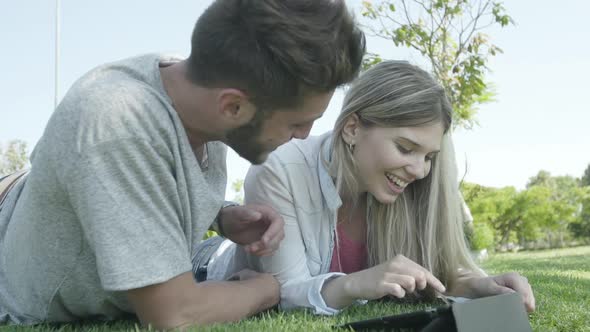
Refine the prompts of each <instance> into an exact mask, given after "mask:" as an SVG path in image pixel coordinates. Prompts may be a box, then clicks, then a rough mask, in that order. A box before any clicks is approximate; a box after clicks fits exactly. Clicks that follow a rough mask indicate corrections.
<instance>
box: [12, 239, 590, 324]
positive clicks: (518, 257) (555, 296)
mask: <svg viewBox="0 0 590 332" xmlns="http://www.w3.org/2000/svg"><path fill="white" fill-rule="evenodd" d="M483 267H484V268H485V269H486V271H488V272H489V273H492V274H495V273H501V272H504V271H518V272H520V273H521V274H523V275H525V276H526V277H527V278H528V279H529V282H530V283H531V284H532V285H533V288H534V290H535V297H536V300H537V310H536V311H535V312H534V313H533V314H531V315H530V317H529V318H530V322H531V326H532V328H533V331H564V332H565V331H567V332H571V331H590V246H587V247H577V248H568V249H558V250H545V251H535V252H521V253H508V254H496V255H493V256H491V257H490V258H489V259H488V260H486V261H485V262H484V264H483ZM431 305H432V304H413V305H409V304H393V303H387V302H373V303H369V304H367V305H365V306H353V307H350V308H348V309H346V310H344V311H343V312H342V313H341V314H340V315H338V316H334V317H326V316H315V315H313V314H311V313H310V312H308V311H304V310H299V311H294V312H287V313H284V312H269V313H264V314H262V315H259V316H257V317H254V318H250V319H247V320H244V321H242V322H239V323H235V324H223V325H215V326H211V327H207V328H195V329H193V330H194V331H333V330H332V329H331V327H332V326H333V325H335V324H340V323H344V322H347V321H351V320H358V319H366V318H370V317H377V316H381V315H393V314H398V313H402V312H410V311H414V310H417V309H420V308H426V307H429V306H431ZM0 330H1V331H8V330H10V331H22V332H40V331H63V332H70V331H92V332H103V331H104V332H106V331H109V332H110V331H138V330H142V329H140V328H139V327H138V324H137V322H135V321H118V322H111V323H102V324H97V323H90V324H88V323H87V324H67V325H62V326H49V325H41V326H36V327H8V326H6V327H0ZM142 331H144V330H142Z"/></svg>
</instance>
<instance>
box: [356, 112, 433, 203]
mask: <svg viewBox="0 0 590 332" xmlns="http://www.w3.org/2000/svg"><path fill="white" fill-rule="evenodd" d="M443 134H444V129H443V125H442V123H435V124H432V125H427V126H422V127H401V128H380V127H370V128H365V127H358V128H357V135H355V136H356V137H355V138H354V143H355V147H354V151H353V155H354V159H355V162H356V164H357V167H358V172H359V174H357V176H358V179H359V180H360V186H361V187H360V189H361V192H369V193H371V194H372V195H373V196H374V197H375V198H376V199H377V200H378V201H379V202H381V203H383V204H391V203H393V202H394V201H395V200H396V199H397V197H398V196H399V195H400V194H401V193H403V191H404V189H405V188H406V186H408V185H409V184H410V183H412V182H414V181H416V180H420V179H422V178H424V177H425V176H427V175H428V173H429V172H430V168H431V164H432V158H434V156H435V155H436V153H438V151H439V150H440V146H441V142H442V137H443Z"/></svg>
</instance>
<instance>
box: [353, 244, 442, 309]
mask: <svg viewBox="0 0 590 332" xmlns="http://www.w3.org/2000/svg"><path fill="white" fill-rule="evenodd" d="M345 278H347V279H348V281H347V282H346V284H345V287H344V289H345V291H346V293H347V294H348V295H349V296H350V297H352V298H355V299H366V300H374V299H378V298H381V297H383V296H386V295H393V296H395V297H398V298H403V297H404V296H406V294H408V293H413V292H415V291H416V290H423V289H424V288H426V286H430V287H432V288H433V289H434V290H435V291H438V292H440V293H443V292H445V286H444V285H443V284H442V282H440V280H438V279H437V278H436V277H435V276H434V275H433V274H432V273H430V271H428V270H426V269H425V268H424V267H422V266H421V265H419V264H417V263H415V262H414V261H412V260H410V259H409V258H407V257H405V256H403V255H397V256H396V257H394V258H393V259H391V260H389V261H387V262H385V263H382V264H380V265H377V266H374V267H372V268H369V269H366V270H363V271H359V272H355V273H352V274H349V275H348V276H346V277H345Z"/></svg>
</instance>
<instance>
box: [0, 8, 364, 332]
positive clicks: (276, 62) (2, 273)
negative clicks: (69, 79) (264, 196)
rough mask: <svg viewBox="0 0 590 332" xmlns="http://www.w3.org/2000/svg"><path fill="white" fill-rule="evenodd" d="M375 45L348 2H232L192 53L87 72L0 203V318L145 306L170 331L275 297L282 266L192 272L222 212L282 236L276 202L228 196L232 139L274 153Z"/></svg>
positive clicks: (264, 249)
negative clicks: (219, 277)
mask: <svg viewBox="0 0 590 332" xmlns="http://www.w3.org/2000/svg"><path fill="white" fill-rule="evenodd" d="M364 48H365V45H364V37H363V34H362V32H360V31H359V29H358V28H357V26H356V25H355V23H354V21H353V19H352V18H351V16H350V14H349V13H348V11H347V9H346V7H345V4H344V1H342V0H314V1H309V0H307V1H305V0H292V1H279V0H218V1H215V2H214V3H213V4H212V5H211V6H210V7H209V8H208V9H207V10H206V11H205V12H204V13H203V14H202V16H201V17H200V18H199V20H198V22H197V24H196V26H195V28H194V31H193V37H192V49H191V54H190V56H189V58H187V59H175V58H170V57H165V56H161V55H145V56H141V57H136V58H132V59H127V60H124V61H120V62H116V63H111V64H107V65H104V66H101V67H98V68H96V69H94V70H92V71H91V72H89V73H88V74H86V75H85V76H83V77H82V78H80V79H79V80H78V81H77V82H76V83H75V84H74V85H73V86H72V88H71V89H70V91H69V92H68V93H67V94H66V96H65V97H64V99H63V101H62V102H61V103H60V105H59V106H58V107H57V109H56V111H55V112H54V114H53V116H52V117H51V119H50V121H49V123H48V125H47V128H46V129H45V132H44V135H43V137H42V138H41V140H40V141H39V143H38V144H37V146H36V147H35V150H34V151H33V154H32V158H31V159H32V169H31V171H30V173H29V175H28V176H27V177H26V178H25V179H24V180H20V181H19V182H18V183H16V185H15V186H14V187H13V188H12V189H11V190H10V192H9V193H8V195H7V196H6V199H5V201H4V203H3V204H2V206H1V207H0V208H1V209H2V210H0V322H9V323H16V324H34V323H39V322H47V321H48V322H64V321H73V320H79V319H114V318H117V317H121V316H123V315H125V314H136V315H137V316H138V317H139V319H140V320H141V322H142V323H144V324H151V325H152V326H154V327H156V328H172V327H180V326H187V325H192V324H207V323H213V322H224V321H234V320H238V319H241V318H243V317H246V316H249V315H252V314H254V313H256V312H259V311H260V310H264V309H267V308H269V307H271V306H273V305H274V304H276V303H277V302H278V299H279V296H278V284H277V282H276V280H275V279H274V278H273V277H272V276H270V275H266V274H257V273H252V272H250V273H241V274H240V275H238V279H239V280H238V281H231V282H229V281H228V282H219V283H209V282H204V283H196V282H195V281H194V279H193V275H192V273H191V248H193V247H194V246H195V245H196V243H198V241H200V240H201V239H202V237H203V235H204V233H205V232H206V231H207V229H208V228H209V226H210V225H211V223H212V222H213V221H214V220H217V227H218V229H219V231H220V232H221V233H222V234H224V235H225V236H227V237H228V238H230V239H232V240H233V241H235V242H237V243H240V244H242V245H244V246H245V248H246V250H248V251H249V252H251V253H254V254H257V255H269V254H271V253H272V252H273V251H274V250H275V249H276V248H277V247H278V244H279V242H280V240H281V239H282V237H283V231H282V226H283V222H282V220H281V218H280V216H278V214H277V213H276V212H274V211H273V210H272V209H271V208H269V207H265V206H243V207H226V208H222V205H223V197H224V191H225V185H226V169H225V153H226V150H225V145H224V143H225V144H227V145H229V146H230V147H231V148H232V149H234V150H235V151H236V152H237V153H238V154H240V155H241V156H242V157H244V158H246V159H248V160H249V161H251V162H252V163H262V162H263V161H264V160H265V159H266V157H267V155H268V154H269V153H270V152H271V151H272V150H274V149H275V148H277V147H278V146H279V145H281V144H283V143H285V142H287V141H289V140H290V139H291V138H305V137H307V135H308V134H309V131H310V129H311V126H312V124H313V122H314V121H315V120H316V119H317V118H319V117H320V116H321V115H322V113H323V112H324V110H325V109H326V107H327V105H328V102H329V100H330V98H331V96H332V93H333V91H334V89H335V88H336V87H338V86H340V85H342V84H344V83H347V82H349V81H351V80H352V79H353V78H354V77H355V76H356V74H357V72H358V70H359V67H360V64H361V61H362V55H363V53H364Z"/></svg>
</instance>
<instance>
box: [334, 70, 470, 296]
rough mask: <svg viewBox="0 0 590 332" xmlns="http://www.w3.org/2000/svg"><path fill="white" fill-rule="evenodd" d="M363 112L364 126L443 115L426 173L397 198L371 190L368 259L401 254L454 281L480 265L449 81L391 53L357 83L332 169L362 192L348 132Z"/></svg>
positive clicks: (343, 188)
mask: <svg viewBox="0 0 590 332" xmlns="http://www.w3.org/2000/svg"><path fill="white" fill-rule="evenodd" d="M353 114H356V115H357V116H358V117H359V119H360V122H361V124H362V125H363V126H365V127H371V126H379V127H417V126H425V125H431V124H434V123H442V124H443V126H444V129H445V134H444V135H443V140H442V144H441V149H440V152H439V153H438V154H437V156H436V157H435V158H434V159H433V161H432V167H431V171H430V173H429V174H428V176H426V177H425V178H423V179H421V180H418V181H415V182H414V183H411V184H410V185H408V187H406V189H405V191H404V193H403V194H401V195H400V196H399V197H398V198H397V199H396V200H395V202H394V203H393V204H382V203H380V202H378V201H377V200H376V199H375V198H374V197H372V195H370V194H367V247H368V251H369V266H375V265H378V264H380V263H383V262H386V261H388V260H390V259H392V258H394V257H395V256H396V255H398V254H402V255H404V256H406V257H408V258H410V259H411V260H413V261H414V262H416V263H418V264H420V265H422V266H423V267H425V268H426V269H428V270H429V271H431V272H432V273H433V274H434V275H435V276H436V277H437V278H439V280H441V281H442V282H443V283H444V284H445V285H446V286H447V288H449V289H450V288H452V286H453V281H454V280H455V279H456V278H457V276H458V274H459V271H460V269H467V270H471V271H478V268H477V266H476V264H475V263H474V262H473V259H472V258H471V255H470V253H469V250H468V248H467V244H466V241H465V236H464V232H463V220H462V219H463V218H462V215H463V214H462V210H461V209H462V201H461V198H460V196H459V189H458V181H457V170H456V165H455V153H454V149H453V143H452V140H451V136H450V133H449V128H450V126H451V121H452V120H451V119H452V108H451V105H450V104H449V101H448V99H447V97H446V95H445V93H444V90H443V88H442V87H441V86H440V85H439V84H438V83H436V82H435V81H434V79H433V78H432V77H431V76H430V75H429V74H428V73H427V72H425V71H424V70H422V69H420V68H418V67H416V66H414V65H411V64H409V63H407V62H403V61H384V62H381V63H379V64H377V65H375V66H374V67H372V68H371V69H369V70H367V71H366V72H365V73H363V74H362V75H361V76H360V77H359V78H358V79H357V80H356V81H355V82H354V83H353V85H352V86H351V87H350V89H349V91H348V92H347V95H346V98H345V99H344V106H343V108H342V112H341V114H340V116H339V117H338V119H337V121H336V125H335V127H334V130H333V133H332V146H331V148H332V149H331V151H332V154H331V158H330V162H329V163H328V165H329V172H330V174H331V176H332V177H334V178H335V179H336V187H337V189H338V190H339V192H340V193H341V194H342V193H345V194H352V195H351V196H352V197H355V196H356V195H354V194H353V193H357V192H358V188H359V184H358V182H357V179H356V174H358V173H357V170H356V166H355V162H354V159H353V157H352V154H351V153H350V150H349V147H348V146H347V144H346V142H345V141H344V139H343V136H342V133H343V129H344V126H345V124H346V121H347V119H348V117H349V116H351V115H353Z"/></svg>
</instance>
